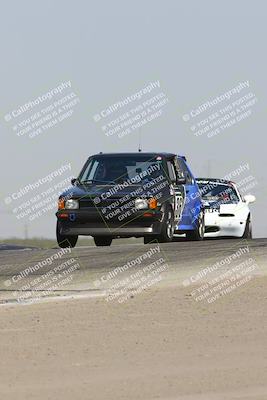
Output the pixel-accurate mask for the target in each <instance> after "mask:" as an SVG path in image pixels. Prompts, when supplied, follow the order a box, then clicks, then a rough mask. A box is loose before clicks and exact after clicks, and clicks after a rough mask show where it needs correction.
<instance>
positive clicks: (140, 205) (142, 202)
mask: <svg viewBox="0 0 267 400" xmlns="http://www.w3.org/2000/svg"><path fill="white" fill-rule="evenodd" d="M135 208H136V209H137V210H143V209H144V208H148V201H147V200H146V199H136V200H135Z"/></svg>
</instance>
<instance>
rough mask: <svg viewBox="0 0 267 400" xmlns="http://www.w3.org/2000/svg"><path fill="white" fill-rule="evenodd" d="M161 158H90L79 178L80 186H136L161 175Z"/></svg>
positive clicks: (134, 156) (133, 156) (136, 156)
mask: <svg viewBox="0 0 267 400" xmlns="http://www.w3.org/2000/svg"><path fill="white" fill-rule="evenodd" d="M163 174H164V172H163V169H162V158H161V157H156V158H155V157H154V158H152V157H151V156H150V157H149V156H141V155H132V156H131V155H130V156H129V155H127V156H118V155H117V156H104V157H103V156H99V157H92V158H91V159H89V162H88V164H87V166H86V168H85V170H84V171H83V172H82V174H81V175H80V176H79V182H80V183H82V184H85V183H88V184H90V183H92V184H99V185H101V184H102V185H105V184H118V183H119V184H121V183H124V182H130V183H131V184H138V183H140V182H142V183H143V182H146V181H149V180H153V179H154V178H156V177H158V176H160V175H163Z"/></svg>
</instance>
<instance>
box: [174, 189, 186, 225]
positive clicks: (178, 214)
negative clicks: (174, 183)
mask: <svg viewBox="0 0 267 400" xmlns="http://www.w3.org/2000/svg"><path fill="white" fill-rule="evenodd" d="M174 191H175V219H176V221H178V222H179V221H180V220H181V218H182V213H183V210H184V205H185V189H184V186H182V190H181V189H180V188H175V189H174Z"/></svg>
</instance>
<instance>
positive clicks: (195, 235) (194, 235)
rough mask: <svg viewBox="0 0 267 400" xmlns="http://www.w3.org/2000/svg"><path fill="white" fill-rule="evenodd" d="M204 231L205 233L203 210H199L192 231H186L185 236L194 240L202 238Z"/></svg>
mask: <svg viewBox="0 0 267 400" xmlns="http://www.w3.org/2000/svg"><path fill="white" fill-rule="evenodd" d="M204 233H205V220H204V212H203V211H202V210H201V211H200V213H199V217H198V222H197V227H196V229H195V230H194V231H188V232H187V233H186V238H187V239H188V240H194V241H199V240H203V239H204Z"/></svg>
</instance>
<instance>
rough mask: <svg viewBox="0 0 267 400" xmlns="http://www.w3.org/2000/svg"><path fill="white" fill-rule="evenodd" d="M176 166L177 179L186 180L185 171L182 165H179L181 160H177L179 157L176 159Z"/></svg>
mask: <svg viewBox="0 0 267 400" xmlns="http://www.w3.org/2000/svg"><path fill="white" fill-rule="evenodd" d="M174 165H175V169H176V174H177V177H178V178H184V177H185V173H184V170H183V166H182V165H181V163H179V160H178V159H177V157H175V159H174Z"/></svg>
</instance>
